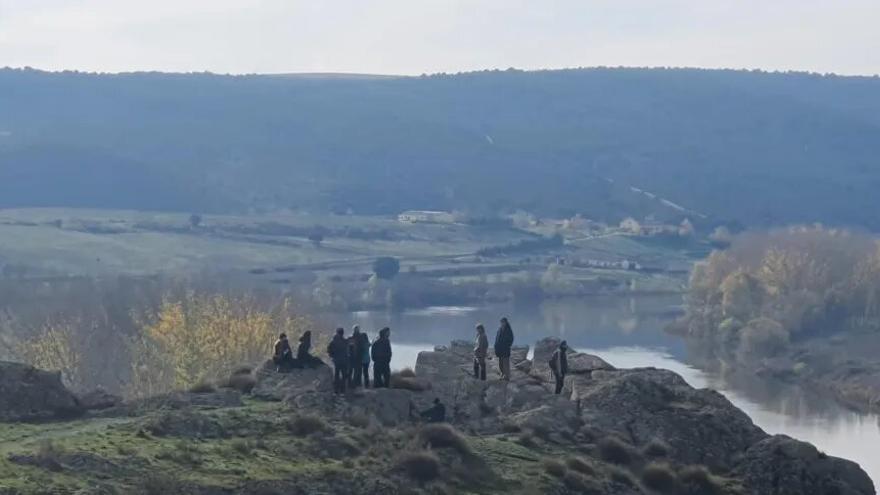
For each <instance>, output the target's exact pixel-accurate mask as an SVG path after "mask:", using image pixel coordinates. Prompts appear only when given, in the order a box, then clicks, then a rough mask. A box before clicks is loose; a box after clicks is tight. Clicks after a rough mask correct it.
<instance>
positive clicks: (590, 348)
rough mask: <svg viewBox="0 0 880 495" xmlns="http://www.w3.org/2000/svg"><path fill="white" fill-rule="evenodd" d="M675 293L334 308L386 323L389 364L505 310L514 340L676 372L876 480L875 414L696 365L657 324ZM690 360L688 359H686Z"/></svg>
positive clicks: (363, 321) (879, 470)
mask: <svg viewBox="0 0 880 495" xmlns="http://www.w3.org/2000/svg"><path fill="white" fill-rule="evenodd" d="M680 306H681V298H680V297H676V296H650V297H632V298H621V297H597V298H590V299H586V300H578V301H572V300H567V301H552V302H545V303H543V304H541V305H538V306H533V307H517V306H513V305H504V304H501V305H490V306H485V307H478V308H473V307H433V308H424V309H420V310H413V311H405V312H402V313H384V312H359V313H351V314H347V315H336V318H337V319H338V318H344V319H348V320H351V321H350V322H345V321H340V322H339V323H340V324H354V323H357V324H359V325H361V327H362V328H364V329H367V331H368V332H369V333H370V335H371V336H373V335H374V334H375V332H376V330H377V329H379V328H381V327H383V326H386V325H388V326H391V328H392V340H393V341H394V343H395V348H394V360H393V361H392V367H394V368H396V369H399V368H403V367H407V366H413V365H414V364H415V360H416V356H417V355H418V353H419V352H420V351H423V350H430V349H433V347H434V346H435V345H438V344H446V343H448V342H449V341H450V340H452V339H467V340H470V339H472V338H473V328H474V325H476V324H477V323H480V322H482V323H483V324H484V325H486V327H487V329H488V330H489V332H490V339H491V338H492V336H493V335H494V328H495V327H496V326H497V324H498V320H499V318H500V317H502V316H509V317H510V319H511V323H512V324H513V329H514V332H515V333H516V341H517V343H518V344H529V345H532V344H534V342H535V341H537V340H538V339H540V338H542V337H545V336H547V335H555V336H559V337H564V338H565V339H567V340H568V342H569V344H570V345H571V346H572V347H574V348H576V349H578V350H583V351H586V352H591V353H594V354H597V355H599V356H601V357H602V358H604V359H606V360H607V361H608V362H610V363H612V364H614V365H615V366H618V367H621V368H629V367H642V366H653V367H656V368H666V369H669V370H672V371H674V372H676V373H678V374H680V375H681V376H682V377H683V378H684V379H685V380H687V382H688V383H690V384H691V385H692V386H694V387H698V388H703V387H708V388H713V389H715V390H718V391H719V392H721V393H723V394H724V395H725V396H726V397H727V398H728V399H730V401H731V402H733V403H734V404H735V405H736V406H737V407H739V408H740V409H742V410H743V411H745V412H746V413H747V414H748V415H749V416H750V417H751V418H752V420H753V421H754V422H755V424H757V425H758V426H760V427H761V428H763V429H764V430H765V431H767V432H768V433H784V434H786V435H789V436H792V437H794V438H798V439H801V440H805V441H808V442H811V443H813V444H815V445H816V446H817V447H819V448H820V449H821V450H824V451H825V452H827V453H829V454H832V455H837V456H841V457H845V458H848V459H852V460H854V461H856V462H858V463H859V464H861V466H862V468H863V469H865V471H867V472H868V474H869V475H870V476H871V477H872V479H874V480H875V482H880V417H878V416H877V415H867V414H860V413H857V412H853V411H850V410H847V409H844V408H842V407H840V406H839V405H837V403H835V402H834V401H832V400H829V399H828V398H827V397H818V396H816V395H813V394H808V393H806V392H804V391H803V390H801V389H799V388H797V387H792V386H784V385H782V384H778V383H772V382H768V381H766V380H763V379H760V378H758V377H756V376H754V375H751V374H746V375H744V374H724V375H722V374H720V373H714V372H705V371H701V370H699V369H697V368H695V367H694V366H692V365H691V364H689V363H693V362H697V361H696V359H697V357H698V356H695V355H694V354H693V353H691V355H690V356H689V353H688V349H687V346H686V345H685V343H684V341H682V340H681V339H678V338H676V337H673V336H670V335H669V334H667V333H666V332H664V331H663V327H664V326H665V325H666V324H667V323H669V322H670V321H671V320H672V319H673V318H674V317H675V315H676V313H677V311H679V308H680ZM691 359H693V360H691Z"/></svg>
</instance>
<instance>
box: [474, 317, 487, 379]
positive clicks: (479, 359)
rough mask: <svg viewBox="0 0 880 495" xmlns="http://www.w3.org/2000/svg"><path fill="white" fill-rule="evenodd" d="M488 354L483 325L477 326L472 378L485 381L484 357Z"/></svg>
mask: <svg viewBox="0 0 880 495" xmlns="http://www.w3.org/2000/svg"><path fill="white" fill-rule="evenodd" d="M488 354H489V338H488V337H486V328H485V327H484V326H483V324H482V323H481V324H479V325H477V338H476V340H475V341H474V378H478V379H480V380H483V381H486V356H488Z"/></svg>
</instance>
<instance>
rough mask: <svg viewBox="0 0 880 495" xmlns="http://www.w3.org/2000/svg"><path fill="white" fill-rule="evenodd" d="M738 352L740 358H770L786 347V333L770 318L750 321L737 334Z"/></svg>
mask: <svg viewBox="0 0 880 495" xmlns="http://www.w3.org/2000/svg"><path fill="white" fill-rule="evenodd" d="M739 335H740V337H739V352H740V355H741V357H744V358H748V357H749V356H757V357H760V356H772V355H774V354H776V353H777V352H779V351H781V350H783V349H784V348H785V347H786V346H787V345H788V340H789V338H788V331H786V330H785V328H783V327H782V325H781V324H780V323H779V322H776V321H774V320H771V319H770V318H757V319H754V320H752V321H750V322H749V323H748V324H747V325H746V326H745V327H743V329H742V330H740V332H739Z"/></svg>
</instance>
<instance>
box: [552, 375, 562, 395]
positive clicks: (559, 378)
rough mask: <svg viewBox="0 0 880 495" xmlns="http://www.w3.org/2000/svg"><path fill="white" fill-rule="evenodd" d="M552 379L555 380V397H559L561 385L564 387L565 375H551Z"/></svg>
mask: <svg viewBox="0 0 880 495" xmlns="http://www.w3.org/2000/svg"><path fill="white" fill-rule="evenodd" d="M553 378H556V395H559V394H560V393H562V387H563V385H565V375H562V374H559V373H553Z"/></svg>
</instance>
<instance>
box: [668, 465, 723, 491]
mask: <svg viewBox="0 0 880 495" xmlns="http://www.w3.org/2000/svg"><path fill="white" fill-rule="evenodd" d="M678 481H679V482H680V483H681V493H682V494H683V495H718V494H720V493H722V491H723V490H722V487H721V484H720V483H719V482H718V481H717V480H715V478H714V477H713V476H712V475H711V474H709V471H708V470H707V469H706V468H705V467H703V466H685V467H683V468H681V469H680V470H679V471H678Z"/></svg>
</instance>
